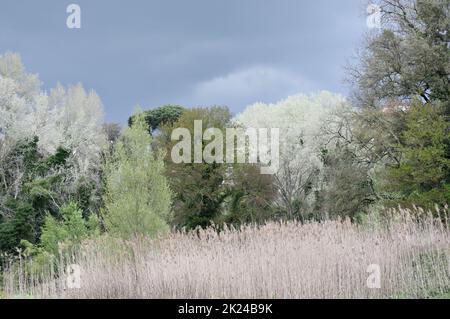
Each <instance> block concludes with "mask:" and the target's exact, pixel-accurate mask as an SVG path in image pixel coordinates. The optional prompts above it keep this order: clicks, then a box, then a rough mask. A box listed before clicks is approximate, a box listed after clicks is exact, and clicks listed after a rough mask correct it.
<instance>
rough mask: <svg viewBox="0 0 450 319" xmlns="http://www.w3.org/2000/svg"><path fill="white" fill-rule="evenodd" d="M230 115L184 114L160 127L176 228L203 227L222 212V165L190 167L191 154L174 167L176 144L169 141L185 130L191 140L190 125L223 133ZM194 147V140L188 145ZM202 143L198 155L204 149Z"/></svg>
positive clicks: (217, 110) (223, 111)
mask: <svg viewBox="0 0 450 319" xmlns="http://www.w3.org/2000/svg"><path fill="white" fill-rule="evenodd" d="M230 118H231V114H230V112H229V110H228V108H225V107H211V108H195V109H190V110H186V111H184V112H183V114H182V115H181V116H180V118H179V119H178V121H176V122H175V123H173V124H166V125H163V126H162V127H161V135H160V136H159V138H158V139H159V144H160V147H163V148H164V149H165V150H166V153H167V154H168V156H167V157H166V164H167V167H168V170H167V176H168V179H169V181H170V185H171V188H172V190H173V191H174V194H175V197H174V216H173V217H174V219H173V223H174V225H175V226H177V227H180V228H181V227H186V228H188V229H192V228H195V227H197V226H201V227H207V226H209V225H211V222H214V221H216V220H217V218H218V217H219V216H220V214H221V211H222V205H223V202H224V200H225V198H226V196H227V193H226V190H225V186H224V185H223V182H224V179H225V174H226V165H224V164H221V163H217V162H214V163H206V162H204V159H202V163H194V154H193V152H191V155H190V159H191V161H190V162H189V163H174V162H173V161H172V158H171V151H172V148H173V146H174V145H175V144H176V143H177V141H172V140H171V135H172V132H173V130H174V129H176V128H185V129H187V130H188V131H189V132H190V135H191V137H193V136H194V121H195V120H201V121H202V133H203V132H204V131H205V130H206V129H207V128H217V129H221V130H224V128H225V126H226V125H227V123H228V122H229V121H230ZM188 143H190V144H191V145H192V148H193V147H194V146H193V145H194V139H193V138H192V139H191V140H190V141H188ZM206 144H207V143H204V141H202V151H203V150H204V148H205V145H206Z"/></svg>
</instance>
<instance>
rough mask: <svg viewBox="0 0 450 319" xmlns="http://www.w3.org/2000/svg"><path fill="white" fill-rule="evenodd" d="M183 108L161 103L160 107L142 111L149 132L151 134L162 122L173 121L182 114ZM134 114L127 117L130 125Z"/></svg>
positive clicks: (171, 122)
mask: <svg viewBox="0 0 450 319" xmlns="http://www.w3.org/2000/svg"><path fill="white" fill-rule="evenodd" d="M184 110H185V109H184V108H183V107H182V106H179V105H171V104H168V105H163V106H161V107H158V108H155V109H152V110H147V111H144V115H145V121H146V123H147V125H148V130H149V133H150V134H153V132H154V131H155V130H157V129H158V128H160V127H161V126H162V125H164V124H168V125H170V124H173V123H175V122H176V121H177V120H178V119H179V118H180V116H181V114H183V111H184ZM134 119H135V116H131V117H130V118H129V119H128V125H129V126H131V125H132V124H133V122H134Z"/></svg>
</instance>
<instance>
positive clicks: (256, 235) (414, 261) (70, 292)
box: [4, 210, 450, 298]
mask: <svg viewBox="0 0 450 319" xmlns="http://www.w3.org/2000/svg"><path fill="white" fill-rule="evenodd" d="M415 214H416V212H414V213H413V212H411V211H407V210H400V211H397V212H395V218H389V221H387V222H383V223H380V222H372V221H368V222H366V223H365V224H364V225H357V224H352V223H350V222H349V221H325V222H321V223H319V222H311V223H306V224H300V223H296V222H289V223H269V224H267V225H265V226H261V227H256V226H246V227H243V228H242V229H240V230H234V229H225V230H224V231H222V232H220V233H218V232H216V231H215V230H214V229H206V230H199V231H196V232H190V233H185V232H174V233H171V234H170V235H168V236H167V237H165V238H159V239H147V238H136V239H135V240H132V241H128V242H124V241H119V240H113V239H112V238H110V237H102V238H100V239H96V240H91V241H88V242H86V243H85V244H84V245H83V247H82V248H81V249H79V250H78V251H76V252H74V253H73V254H72V255H71V256H70V258H60V259H59V260H58V261H56V262H55V267H54V268H53V267H52V270H51V271H50V272H47V274H45V275H41V276H35V277H34V278H31V275H29V272H27V271H26V269H27V267H26V263H30V262H31V261H23V260H22V261H21V262H20V265H17V263H15V264H14V266H10V267H8V269H7V270H6V271H5V273H4V290H5V293H6V296H7V297H15V296H19V297H27V296H30V297H34V298H426V297H433V296H438V295H443V294H445V293H448V292H449V291H450V269H449V264H450V232H449V229H448V227H447V226H448V222H447V220H443V219H435V218H432V217H431V216H428V217H425V218H421V219H420V220H418V219H416V218H415V217H414V216H415ZM69 263H76V264H78V265H79V266H80V267H81V270H82V273H81V288H80V289H67V287H66V279H65V278H66V273H65V271H66V270H65V269H66V265H67V264H69ZM372 264H377V265H379V266H380V270H381V273H380V274H381V288H379V289H377V288H369V287H368V286H367V278H368V277H369V275H370V273H368V272H367V268H368V266H369V265H372Z"/></svg>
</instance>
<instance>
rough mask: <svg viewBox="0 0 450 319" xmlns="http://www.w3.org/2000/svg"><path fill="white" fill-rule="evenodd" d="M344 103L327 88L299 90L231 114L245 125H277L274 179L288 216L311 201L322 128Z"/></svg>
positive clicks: (317, 177) (322, 142) (318, 167)
mask: <svg viewBox="0 0 450 319" xmlns="http://www.w3.org/2000/svg"><path fill="white" fill-rule="evenodd" d="M345 104H346V101H345V99H344V98H343V97H342V96H340V95H336V94H332V93H330V92H320V93H317V94H314V95H310V96H308V95H304V94H300V95H295V96H291V97H289V98H287V99H285V100H283V101H280V102H278V103H276V104H263V103H256V104H254V105H251V106H249V107H247V109H246V110H244V112H242V113H241V114H238V115H237V116H236V118H235V122H236V123H237V124H239V125H242V126H244V127H246V128H279V129H280V167H279V170H278V172H277V173H276V174H275V180H276V186H277V188H278V191H279V201H278V203H279V205H280V206H281V207H282V208H283V209H285V210H286V211H287V213H288V214H289V216H290V217H293V216H294V215H297V214H300V213H302V209H301V208H302V207H303V208H307V207H308V206H310V205H311V203H312V199H313V198H312V196H311V194H312V193H313V191H314V190H315V188H316V186H317V185H318V183H319V182H320V178H321V174H320V172H321V169H322V161H321V157H320V154H321V149H322V146H324V145H325V144H326V139H327V136H326V135H324V134H322V132H323V130H322V128H323V125H324V123H325V122H326V120H327V119H328V118H329V116H330V115H331V114H332V112H333V111H334V110H335V109H336V108H338V107H340V106H343V105H345Z"/></svg>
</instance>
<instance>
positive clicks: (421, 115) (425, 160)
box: [385, 101, 450, 209]
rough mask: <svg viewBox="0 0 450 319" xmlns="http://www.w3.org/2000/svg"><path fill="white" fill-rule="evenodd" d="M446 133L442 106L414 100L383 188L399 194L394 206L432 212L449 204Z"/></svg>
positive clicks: (448, 136)
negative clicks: (396, 159)
mask: <svg viewBox="0 0 450 319" xmlns="http://www.w3.org/2000/svg"><path fill="white" fill-rule="evenodd" d="M449 145H450V131H449V125H448V120H447V118H446V116H444V115H443V114H442V107H441V106H439V105H432V104H431V103H427V104H426V105H425V106H423V105H422V104H421V103H420V102H419V101H416V102H415V103H414V105H413V107H412V108H411V109H410V110H409V111H408V114H407V116H406V129H405V130H404V131H403V133H402V136H401V140H400V144H399V145H398V147H399V148H400V149H401V152H402V159H401V161H400V163H399V164H398V165H396V166H394V167H391V168H389V169H388V171H387V175H388V179H387V180H388V181H389V182H388V183H387V184H386V185H385V187H386V188H387V189H388V190H390V191H391V192H394V193H396V194H399V195H400V198H399V199H397V200H396V201H395V203H397V202H400V203H401V204H403V205H408V206H410V205H412V204H415V205H419V206H422V207H424V208H427V209H433V208H434V205H435V204H437V205H440V206H441V207H442V206H444V205H446V204H447V203H449V202H450V159H449V154H450V147H449Z"/></svg>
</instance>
